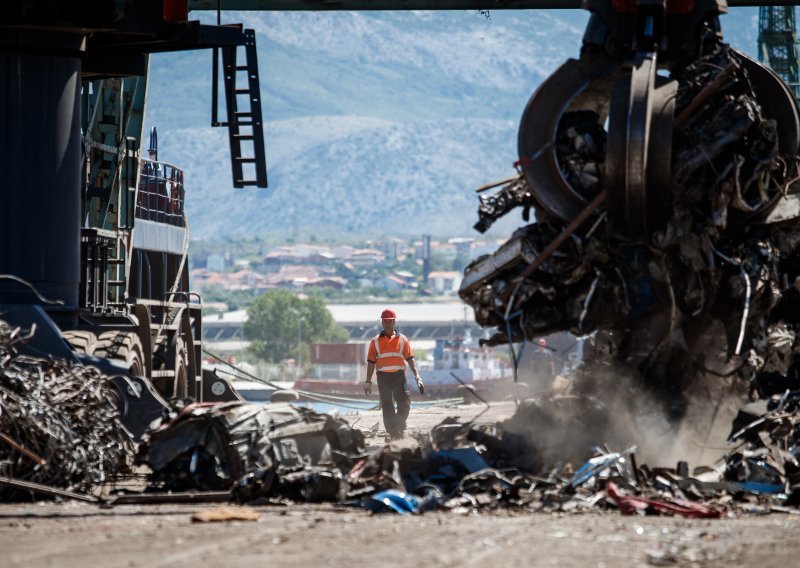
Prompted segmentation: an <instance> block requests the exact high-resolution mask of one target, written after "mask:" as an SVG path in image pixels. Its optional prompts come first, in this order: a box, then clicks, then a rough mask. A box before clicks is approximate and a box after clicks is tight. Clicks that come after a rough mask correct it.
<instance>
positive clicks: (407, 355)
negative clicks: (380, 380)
mask: <svg viewBox="0 0 800 568" xmlns="http://www.w3.org/2000/svg"><path fill="white" fill-rule="evenodd" d="M413 356H414V352H413V351H412V350H411V344H410V343H409V342H408V339H407V338H406V336H405V335H403V334H402V333H397V332H395V334H394V335H393V336H392V337H387V336H386V335H384V334H383V333H380V334H378V335H376V336H375V337H373V338H372V340H371V341H370V342H369V350H368V351H367V362H369V363H375V368H376V369H377V370H378V371H381V372H383V373H392V372H395V371H404V370H405V368H406V360H407V359H411V358H412V357H413Z"/></svg>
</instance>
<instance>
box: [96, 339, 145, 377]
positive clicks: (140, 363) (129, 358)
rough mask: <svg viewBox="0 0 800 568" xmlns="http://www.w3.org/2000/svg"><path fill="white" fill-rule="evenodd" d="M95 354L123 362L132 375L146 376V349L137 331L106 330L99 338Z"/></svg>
mask: <svg viewBox="0 0 800 568" xmlns="http://www.w3.org/2000/svg"><path fill="white" fill-rule="evenodd" d="M94 355H95V356H96V357H101V358H104V359H111V360H113V361H119V362H121V363H123V364H124V365H125V366H126V367H127V369H128V371H129V372H130V373H131V374H132V375H135V376H137V377H143V376H145V368H144V349H143V348H142V342H141V341H140V340H139V336H138V335H136V334H135V333H132V332H125V331H104V332H103V333H101V334H100V336H99V337H98V338H97V344H96V346H95V349H94Z"/></svg>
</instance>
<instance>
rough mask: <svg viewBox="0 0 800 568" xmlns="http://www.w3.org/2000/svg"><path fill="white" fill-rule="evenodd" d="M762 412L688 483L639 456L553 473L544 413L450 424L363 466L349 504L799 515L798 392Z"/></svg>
mask: <svg viewBox="0 0 800 568" xmlns="http://www.w3.org/2000/svg"><path fill="white" fill-rule="evenodd" d="M757 406H759V408H755V407H753V406H752V405H750V406H747V407H745V408H744V409H743V410H742V412H741V413H740V415H739V416H738V417H737V419H736V421H734V425H733V428H734V432H732V435H731V439H732V440H733V441H737V440H740V439H747V443H746V445H745V446H740V447H738V448H736V449H734V450H733V451H731V452H730V453H728V454H727V455H726V456H724V458H723V459H722V460H721V461H720V463H719V465H717V466H716V467H708V466H699V467H695V468H694V470H693V471H692V472H691V473H690V470H689V464H688V463H686V462H678V464H677V465H676V467H674V468H668V467H658V468H650V467H648V466H647V465H638V464H637V462H636V454H635V450H636V447H635V446H631V447H628V448H626V449H624V450H620V451H612V450H609V449H608V448H607V447H606V446H605V445H603V446H596V447H595V448H594V449H593V450H592V449H589V448H581V449H580V450H578V451H576V449H577V448H568V449H562V450H561V456H560V457H561V458H566V459H562V460H561V461H553V462H550V464H549V465H547V464H546V463H545V462H544V461H542V458H543V455H542V454H541V453H540V450H541V445H540V444H542V443H546V441H543V440H541V439H540V440H538V441H537V439H536V438H535V437H531V436H529V432H528V430H530V428H529V427H532V426H535V423H536V422H538V421H539V420H540V419H549V417H550V414H548V412H546V411H545V412H542V409H541V408H539V409H538V410H537V409H532V408H528V409H521V411H520V412H518V413H517V414H516V415H515V416H514V417H512V418H511V419H509V420H507V421H505V422H502V423H498V424H495V425H484V426H480V427H476V426H473V425H472V424H471V423H460V422H458V421H456V420H454V419H447V420H445V421H444V422H442V423H441V424H439V425H438V426H436V427H435V428H434V429H433V430H432V431H431V438H430V445H429V446H426V447H420V446H418V445H417V444H415V443H410V442H409V441H405V442H393V443H392V444H390V445H388V446H386V447H385V448H383V449H381V450H379V451H378V452H376V453H375V454H373V455H372V456H369V457H367V458H365V459H363V460H362V461H361V462H359V463H358V464H357V465H356V466H355V467H354V468H353V470H352V471H351V472H350V474H349V475H348V478H347V479H348V482H349V491H348V494H349V495H350V497H351V499H350V500H348V501H346V504H349V505H353V506H361V507H364V508H367V509H369V510H372V511H376V512H398V513H421V512H424V511H426V510H430V509H449V510H454V511H457V512H459V511H460V512H463V511H481V510H493V509H497V508H508V507H512V508H516V509H524V510H533V511H581V510H588V509H598V508H599V509H616V510H619V511H620V513H622V514H626V515H627V514H648V515H649V514H653V515H676V516H684V517H689V518H721V517H723V516H726V515H733V514H747V513H756V514H760V513H765V512H770V511H780V512H786V511H789V510H793V509H790V508H791V507H797V506H800V464H799V463H798V460H797V456H798V454H800V449H798V442H800V391H795V392H791V393H787V394H786V395H784V396H783V397H778V398H776V399H774V400H772V401H771V402H769V403H768V402H767V401H761V402H759V403H757ZM760 407H763V411H764V413H763V414H761V410H762V409H761V408H760ZM537 415H538V416H537ZM526 423H527V424H528V427H526V426H525V424H526ZM540 438H541V437H540ZM621 447H622V446H621ZM581 455H583V456H584V457H580V456H581ZM551 457H552V455H551ZM570 458H571V459H570ZM575 460H578V461H575Z"/></svg>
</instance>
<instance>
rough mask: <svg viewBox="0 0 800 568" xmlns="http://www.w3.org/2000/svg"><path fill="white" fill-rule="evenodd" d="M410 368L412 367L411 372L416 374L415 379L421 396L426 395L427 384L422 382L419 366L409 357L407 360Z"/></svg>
mask: <svg viewBox="0 0 800 568" xmlns="http://www.w3.org/2000/svg"><path fill="white" fill-rule="evenodd" d="M406 362H407V363H408V366H409V367H411V372H412V373H414V379H415V380H416V381H417V388H418V389H419V394H425V383H423V382H422V377H420V376H419V371H417V365H416V363H415V362H414V357H413V356H412V357H409V358H408V359H406Z"/></svg>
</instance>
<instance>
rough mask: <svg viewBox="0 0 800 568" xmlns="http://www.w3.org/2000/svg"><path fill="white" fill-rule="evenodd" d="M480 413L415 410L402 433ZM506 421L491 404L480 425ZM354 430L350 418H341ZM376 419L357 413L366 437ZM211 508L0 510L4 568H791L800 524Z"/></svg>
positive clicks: (472, 409) (788, 519)
mask: <svg viewBox="0 0 800 568" xmlns="http://www.w3.org/2000/svg"><path fill="white" fill-rule="evenodd" d="M481 409H482V407H480V406H477V405H475V406H472V405H471V406H462V407H458V408H451V409H427V410H424V411H422V410H415V411H412V417H411V419H410V424H409V427H410V428H417V429H425V430H427V429H429V428H430V427H431V426H432V425H434V424H437V423H438V422H440V421H441V420H442V419H443V418H444V417H446V416H450V415H452V416H456V415H458V416H461V417H462V418H463V419H468V418H469V417H471V416H474V415H475V414H477V413H478V412H480V410H481ZM512 411H513V405H506V404H498V405H494V406H493V408H492V410H491V411H490V412H488V413H486V414H485V415H484V416H483V417H482V418H481V421H495V420H498V419H501V418H504V417H505V416H507V415H508V414H509V413H510V412H512ZM347 418H348V419H349V420H351V422H352V421H353V420H355V418H356V417H355V416H352V415H351V416H347ZM379 419H380V417H379V415H378V413H377V412H362V413H361V414H359V416H358V425H359V426H361V427H365V428H366V427H369V426H371V425H372V424H374V423H375V422H376V421H378V420H379ZM219 506H220V505H219V504H216V505H215V504H207V505H135V506H134V505H120V506H115V507H113V508H101V507H98V506H95V505H89V504H85V503H76V502H65V503H54V502H46V503H33V504H31V503H28V504H0V567H2V568H5V567H16V566H21V567H22V566H24V567H25V568H32V567H37V566H121V567H134V566H148V567H150V566H176V565H178V566H180V565H184V566H191V565H194V564H198V565H199V564H200V563H202V564H203V565H205V566H230V567H239V566H242V567H244V566H248V567H251V566H258V565H263V564H266V563H268V565H271V566H369V565H374V564H377V563H380V564H382V565H385V566H404V567H408V566H415V565H423V564H424V565H426V566H491V565H502V566H582V565H585V566H631V565H633V566H637V565H659V566H665V565H666V566H668V565H675V566H692V565H694V566H719V565H722V564H723V563H724V564H728V563H731V564H738V565H740V566H756V565H757V566H759V567H761V568H768V567H772V566H776V567H778V566H779V567H786V566H795V565H797V564H796V557H797V552H796V550H795V548H794V546H795V544H793V543H795V542H796V538H797V534H798V530H800V515H793V514H775V513H773V514H771V515H767V516H760V515H746V516H740V517H738V518H726V519H722V520H713V521H712V520H686V519H681V518H669V517H638V516H634V517H623V516H621V515H619V513H617V512H614V511H608V512H590V513H520V512H511V511H499V512H494V513H488V514H487V513H482V514H475V513H472V512H470V511H469V510H463V511H458V512H453V511H451V512H429V513H425V514H424V515H416V516H400V515H393V514H385V515H371V514H369V513H368V512H366V511H364V510H361V509H343V508H340V507H337V506H335V505H328V504H326V505H292V506H258V507H252V509H254V510H255V511H256V512H257V513H258V519H257V520H256V521H232V522H221V523H196V522H192V519H191V517H192V514H193V513H196V512H198V511H208V510H211V509H215V508H217V507H219Z"/></svg>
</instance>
